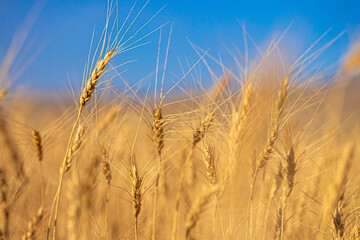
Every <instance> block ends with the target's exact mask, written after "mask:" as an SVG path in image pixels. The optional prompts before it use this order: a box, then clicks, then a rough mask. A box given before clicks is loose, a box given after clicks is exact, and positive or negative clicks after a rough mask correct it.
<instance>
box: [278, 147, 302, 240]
mask: <svg viewBox="0 0 360 240" xmlns="http://www.w3.org/2000/svg"><path fill="white" fill-rule="evenodd" d="M296 171H297V161H296V160H295V153H294V149H293V147H291V148H290V150H289V152H288V153H287V156H286V157H285V158H284V160H283V162H282V185H283V190H282V195H281V203H280V207H279V210H278V214H277V221H276V226H275V233H276V237H275V239H277V240H283V239H284V232H285V210H286V206H287V201H288V199H289V196H290V194H291V192H292V191H293V189H294V184H295V181H294V177H295V173H296Z"/></svg>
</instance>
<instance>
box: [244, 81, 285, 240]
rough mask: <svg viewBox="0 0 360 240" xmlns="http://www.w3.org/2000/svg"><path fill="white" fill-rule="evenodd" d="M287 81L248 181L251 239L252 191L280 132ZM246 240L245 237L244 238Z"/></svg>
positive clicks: (283, 83) (248, 233) (280, 91)
mask: <svg viewBox="0 0 360 240" xmlns="http://www.w3.org/2000/svg"><path fill="white" fill-rule="evenodd" d="M288 85H289V80H288V76H286V77H285V79H284V81H283V82H282V84H281V86H280V89H279V92H278V97H277V100H276V106H275V114H274V115H273V117H272V123H271V127H272V130H271V133H270V135H269V137H268V139H267V142H266V145H265V147H264V150H263V152H262V154H261V157H260V160H259V161H258V162H257V163H256V167H255V170H254V172H253V174H252V176H251V180H250V195H249V201H248V212H247V231H246V234H247V236H249V237H250V239H252V214H251V204H252V200H253V197H254V189H255V184H256V178H257V176H258V174H259V172H260V170H261V169H262V168H263V167H265V166H266V164H267V163H268V161H269V160H270V158H271V157H272V153H273V151H274V145H275V143H276V140H277V137H278V135H279V132H280V125H281V117H282V113H283V110H284V105H285V101H286V99H287V96H288V87H289V86H288ZM246 239H247V237H246Z"/></svg>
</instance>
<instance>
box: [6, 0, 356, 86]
mask: <svg viewBox="0 0 360 240" xmlns="http://www.w3.org/2000/svg"><path fill="white" fill-rule="evenodd" d="M38 2H39V1H32V0H27V1H23V0H0V30H1V32H2V35H1V36H2V37H1V38H0V61H2V59H3V58H4V56H5V54H6V52H7V50H8V49H9V46H10V44H11V41H12V39H13V37H14V36H15V34H16V33H18V32H19V31H20V30H21V28H22V26H23V25H24V24H25V25H26V24H29V21H28V20H26V16H27V14H28V13H29V12H31V9H32V7H33V6H36V3H38ZM40 2H41V4H40V5H43V7H42V9H41V11H40V12H39V15H38V17H37V18H36V21H35V22H34V24H33V26H32V28H31V30H30V32H29V35H28V37H27V39H26V41H25V44H24V45H23V47H22V48H21V50H20V52H19V54H18V56H17V58H16V61H15V63H14V64H13V67H12V69H11V70H12V72H13V74H12V75H10V76H14V73H16V72H17V71H18V70H19V69H21V67H22V66H26V70H25V71H24V72H23V73H22V75H21V76H20V77H19V78H18V79H16V84H13V86H12V87H15V86H17V85H25V86H27V87H29V88H32V89H36V90H46V91H60V90H61V89H64V88H65V86H68V79H70V81H71V84H72V85H73V86H75V87H77V86H79V85H80V83H81V81H82V76H83V71H84V67H85V64H86V62H87V57H88V53H89V49H90V42H91V39H92V34H93V32H94V29H95V38H94V39H95V42H96V41H97V40H98V39H99V37H100V35H101V30H102V28H103V26H104V22H105V17H106V8H107V1H106V0H104V1H102V0H86V1H85V0H61V1H60V0H48V1H46V2H44V1H40ZM133 4H134V1H125V0H119V16H120V22H121V21H123V20H124V18H125V17H126V15H127V14H128V13H129V11H130V9H131V7H132V6H133ZM143 4H144V1H138V2H137V3H136V5H135V8H134V14H133V15H132V18H131V17H130V18H131V19H133V17H134V15H135V14H136V13H137V12H138V11H139V9H140V8H141V7H142V6H143ZM163 6H165V8H164V9H163V10H162V11H161V12H160V13H159V15H158V16H157V17H156V18H155V19H154V20H153V21H152V22H151V23H149V24H148V25H147V26H146V27H145V28H144V29H143V30H142V31H141V33H140V34H139V36H141V35H143V34H146V33H148V32H150V31H151V30H153V29H155V28H156V27H158V26H160V25H162V24H164V23H167V22H168V24H167V25H166V26H165V27H164V28H163V30H162V40H163V41H162V44H161V45H160V46H161V55H160V56H161V59H160V62H162V63H163V62H164V57H165V49H166V43H167V39H168V35H169V31H170V28H171V26H173V31H172V37H171V42H170V50H169V58H168V71H167V73H166V79H167V81H169V82H173V81H174V77H173V76H172V73H175V74H176V75H179V74H180V69H179V60H180V62H181V63H182V64H183V65H186V60H188V61H189V64H192V63H194V62H196V60H197V59H198V55H197V54H196V52H195V51H194V49H193V48H192V46H191V45H190V44H189V42H188V39H189V40H190V41H191V42H193V43H194V44H196V45H198V46H199V47H201V48H202V49H205V50H209V53H210V54H211V55H213V56H221V58H222V59H223V61H224V62H226V63H229V66H231V62H232V57H231V56H230V55H231V54H229V53H228V50H227V49H230V53H233V51H234V46H237V47H239V49H240V53H243V52H244V51H243V50H244V41H243V32H242V28H241V26H240V24H239V22H240V23H242V24H244V25H245V27H246V30H247V31H248V33H249V34H250V35H251V36H252V38H253V39H254V41H255V42H256V43H257V44H258V45H259V46H260V47H262V48H264V47H265V46H266V45H267V44H268V43H269V42H270V41H271V39H272V38H273V37H274V36H276V35H277V36H278V35H279V34H281V33H282V32H283V31H284V30H285V29H286V28H287V27H288V26H289V24H290V23H291V22H293V24H292V25H291V28H290V30H289V31H288V32H287V34H286V35H285V38H284V40H283V41H282V42H284V50H285V51H286V52H287V54H288V55H289V57H290V58H291V57H293V58H295V57H296V56H299V55H300V54H301V53H303V52H304V51H305V50H306V49H307V47H309V46H310V44H311V43H313V42H314V41H315V40H316V39H318V38H319V37H320V36H321V35H322V34H323V33H325V32H326V31H327V30H329V29H331V31H330V32H329V33H328V34H327V35H326V36H325V38H324V39H323V40H322V41H321V42H320V44H319V47H321V46H323V45H324V44H326V43H327V42H329V41H330V40H331V39H333V38H334V37H336V36H337V35H338V34H340V33H341V32H342V31H344V30H345V31H346V32H345V34H344V35H342V36H341V37H340V38H339V40H337V41H336V42H335V43H334V44H332V46H331V47H330V48H329V49H328V50H327V51H326V52H325V53H323V54H322V55H321V57H319V62H321V63H322V64H323V65H324V66H329V65H332V64H334V63H337V62H338V61H339V59H341V57H342V56H343V55H344V53H345V52H346V51H347V49H348V47H349V44H351V43H352V42H354V41H355V40H356V39H357V38H358V37H359V32H360V14H359V9H360V1H358V0H348V1H331V0H330V1H314V0H313V1H307V0H303V1H240V0H222V1H209V0H207V1H205V0H204V1H203V0H197V1H194V0H192V1H190V0H182V1H179V0H167V1H166V0H156V1H155V0H152V1H150V2H149V4H148V5H147V6H146V8H145V9H144V11H143V13H142V14H141V15H140V17H139V19H138V21H137V22H136V23H135V25H134V28H132V31H133V32H134V31H135V30H136V29H137V28H138V27H139V26H141V25H142V24H143V23H145V22H146V20H147V19H149V18H150V17H151V16H153V15H154V14H155V13H156V12H157V11H158V10H159V9H161V8H162V7H163ZM143 42H149V44H147V45H145V46H142V47H140V48H137V49H135V50H132V51H131V52H128V53H126V54H123V55H119V56H118V57H117V60H116V61H117V62H116V64H121V63H123V62H126V61H129V60H136V62H133V63H131V64H129V65H126V66H124V67H121V68H120V69H119V71H124V70H126V69H127V72H126V73H124V75H125V76H126V77H127V78H128V79H131V81H134V82H135V81H138V80H140V79H141V78H143V77H145V76H147V75H148V74H150V73H153V72H154V70H155V67H156V58H157V49H158V42H159V31H157V32H155V33H154V34H152V35H151V36H149V37H147V38H146V39H145V41H143ZM249 50H250V53H251V46H250V47H249ZM27 61H30V64H29V65H27ZM214 69H216V67H214ZM219 71H220V70H219ZM204 81H205V80H204Z"/></svg>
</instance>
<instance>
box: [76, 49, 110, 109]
mask: <svg viewBox="0 0 360 240" xmlns="http://www.w3.org/2000/svg"><path fill="white" fill-rule="evenodd" d="M114 54H115V51H113V50H111V51H109V52H107V53H106V54H105V56H104V58H103V59H100V60H99V61H98V62H97V63H96V65H95V68H94V70H93V71H92V73H91V75H90V77H89V79H88V80H87V82H86V84H85V87H84V89H83V92H82V94H81V96H80V108H84V107H85V104H86V103H87V102H88V101H89V100H90V98H91V96H92V94H93V92H94V90H95V87H96V84H97V82H98V81H99V79H100V77H101V75H102V74H103V73H104V70H105V69H106V67H107V65H108V63H109V61H110V60H111V58H112V57H113V56H114Z"/></svg>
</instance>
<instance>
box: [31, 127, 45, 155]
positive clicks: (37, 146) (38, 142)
mask: <svg viewBox="0 0 360 240" xmlns="http://www.w3.org/2000/svg"><path fill="white" fill-rule="evenodd" d="M32 135H33V140H34V149H35V152H36V156H37V160H38V161H39V162H41V161H42V158H43V150H42V144H41V136H40V133H39V132H38V131H36V130H33V131H32Z"/></svg>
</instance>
